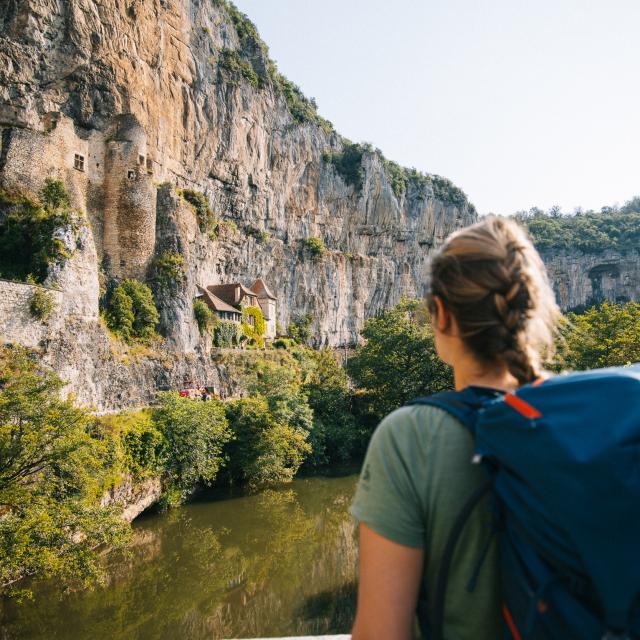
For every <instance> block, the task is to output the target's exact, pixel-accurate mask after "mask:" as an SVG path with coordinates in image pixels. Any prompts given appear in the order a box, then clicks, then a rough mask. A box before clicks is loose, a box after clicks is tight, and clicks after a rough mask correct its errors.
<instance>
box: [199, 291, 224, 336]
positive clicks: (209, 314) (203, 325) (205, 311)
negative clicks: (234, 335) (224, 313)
mask: <svg viewBox="0 0 640 640" xmlns="http://www.w3.org/2000/svg"><path fill="white" fill-rule="evenodd" d="M193 317H194V318H195V320H196V324H197V325H198V331H199V332H200V335H201V336H204V335H206V334H213V332H214V331H215V328H216V327H217V326H218V318H217V317H216V314H215V313H214V312H213V311H211V309H209V307H208V306H207V304H206V302H204V301H203V300H200V299H199V298H197V299H196V300H194V302H193Z"/></svg>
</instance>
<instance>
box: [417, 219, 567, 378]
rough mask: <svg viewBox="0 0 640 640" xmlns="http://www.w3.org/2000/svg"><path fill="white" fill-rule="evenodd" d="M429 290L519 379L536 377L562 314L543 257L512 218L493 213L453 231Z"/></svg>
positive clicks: (468, 335)
mask: <svg viewBox="0 0 640 640" xmlns="http://www.w3.org/2000/svg"><path fill="white" fill-rule="evenodd" d="M431 272H432V273H431V276H432V277H431V292H430V294H429V296H428V302H429V305H430V306H431V307H432V308H433V296H435V295H438V296H440V297H441V298H442V300H443V303H444V304H445V306H447V307H448V308H449V309H450V311H451V312H452V313H453V315H454V316H455V318H456V321H457V323H458V326H459V328H460V332H461V337H462V339H463V340H464V341H465V342H466V344H467V345H468V346H469V348H470V349H471V350H472V351H473V352H474V353H475V354H476V355H477V356H478V357H479V358H480V359H481V360H482V361H485V362H488V363H491V362H502V363H504V364H505V365H506V367H507V368H508V370H509V372H510V373H511V374H512V375H513V376H514V378H516V379H517V380H518V382H519V383H520V384H526V383H527V382H531V381H532V380H534V379H535V378H536V377H537V376H538V375H539V371H540V360H541V354H542V353H543V352H544V351H547V352H550V350H551V349H552V346H553V338H552V335H553V327H554V325H555V322H556V318H557V316H558V315H559V312H558V310H557V307H556V305H555V301H554V300H553V293H552V292H551V289H550V287H549V284H548V281H547V278H546V272H545V270H544V266H543V264H542V261H541V260H540V257H539V255H538V253H537V252H536V250H535V249H534V248H533V245H532V244H531V242H530V241H529V239H528V238H527V236H526V234H525V233H524V232H523V231H522V229H520V227H518V226H517V224H516V223H515V222H513V221H510V220H506V219H504V218H495V217H493V218H492V217H489V218H485V219H484V220H483V221H482V222H479V223H477V224H476V225H473V226H472V227H469V228H467V229H463V230H462V231H459V232H458V233H456V234H454V235H453V236H451V238H450V239H449V240H448V241H447V243H446V244H445V245H444V247H443V248H442V249H441V250H440V252H439V253H438V254H437V255H436V256H435V258H434V259H433V262H432V266H431Z"/></svg>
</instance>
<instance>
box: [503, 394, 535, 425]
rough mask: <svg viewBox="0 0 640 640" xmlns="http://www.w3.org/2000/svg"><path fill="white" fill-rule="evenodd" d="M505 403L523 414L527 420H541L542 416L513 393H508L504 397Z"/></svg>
mask: <svg viewBox="0 0 640 640" xmlns="http://www.w3.org/2000/svg"><path fill="white" fill-rule="evenodd" d="M504 401H505V402H506V403H507V404H508V405H509V406H510V407H513V408H514V409H515V410H516V411H517V412H518V413H521V414H522V415H523V416H524V417H525V418H529V420H533V419H534V418H541V417H542V414H541V413H540V412H539V411H538V410H537V409H536V408H535V407H532V406H531V405H530V404H529V403H528V402H525V401H524V400H523V399H522V398H519V397H518V396H515V395H513V393H507V394H505V396H504Z"/></svg>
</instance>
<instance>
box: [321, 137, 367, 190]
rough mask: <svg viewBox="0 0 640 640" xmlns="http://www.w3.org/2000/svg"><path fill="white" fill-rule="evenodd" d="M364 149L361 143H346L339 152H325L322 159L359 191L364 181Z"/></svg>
mask: <svg viewBox="0 0 640 640" xmlns="http://www.w3.org/2000/svg"><path fill="white" fill-rule="evenodd" d="M365 150H366V147H365V146H363V145H361V144H351V143H346V144H345V145H344V147H343V149H342V151H341V152H336V153H331V152H327V153H325V154H324V155H323V156H322V159H323V160H324V161H325V162H326V163H327V164H330V165H331V166H332V167H333V168H334V169H335V170H336V171H337V173H338V174H339V175H340V176H341V177H342V179H343V180H344V181H345V182H346V183H347V184H348V185H351V186H352V187H353V188H354V190H355V191H356V193H360V191H361V190H362V184H363V181H364V169H363V168H362V156H363V155H364V152H365Z"/></svg>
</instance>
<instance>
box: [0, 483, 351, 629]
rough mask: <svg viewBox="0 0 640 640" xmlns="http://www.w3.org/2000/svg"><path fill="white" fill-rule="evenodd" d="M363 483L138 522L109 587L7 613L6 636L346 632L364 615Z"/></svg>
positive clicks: (113, 566)
mask: <svg viewBox="0 0 640 640" xmlns="http://www.w3.org/2000/svg"><path fill="white" fill-rule="evenodd" d="M354 489H355V477H354V476H350V477H346V478H310V479H304V480H297V481H295V482H294V483H293V485H291V487H290V488H287V489H285V490H279V491H267V492H265V493H262V494H260V495H256V496H247V497H241V498H234V499H227V500H222V501H216V502H205V501H203V502H198V503H194V504H191V505H188V506H186V507H184V508H182V509H178V510H176V511H173V512H170V513H168V514H165V515H159V516H151V517H146V518H143V519H142V520H140V521H139V522H138V523H137V524H136V536H135V544H134V546H133V548H132V549H131V551H130V552H129V553H128V554H117V555H116V554H110V555H108V556H107V557H106V559H105V562H107V563H108V567H109V578H108V582H107V584H106V585H104V586H103V587H100V588H98V589H95V590H93V591H81V592H76V593H69V594H66V595H64V596H62V597H61V596H59V595H57V594H58V591H59V589H58V588H57V585H52V584H42V585H38V586H37V587H36V588H35V590H34V591H35V600H34V601H33V602H26V603H23V604H20V605H16V604H15V603H8V602H5V603H4V604H3V623H2V627H1V632H0V638H2V639H3V640H14V639H17V638H34V639H39V638H43V639H44V638H47V639H57V638H60V639H62V638H74V639H84V638H86V639H89V638H90V639H92V640H95V639H98V638H127V639H140V640H142V639H145V640H146V639H150V638H154V639H155V638H171V639H174V638H190V639H199V638H207V639H211V638H218V639H219V638H250V637H256V636H267V637H268V636H286V635H307V634H310V635H313V634H325V633H326V634H329V633H345V632H347V631H348V629H349V627H350V625H351V621H352V619H353V613H354V606H355V565H356V553H357V549H356V540H355V526H354V523H353V522H352V520H351V518H350V516H349V515H348V512H347V509H348V506H349V503H350V500H351V497H352V495H353V491H354Z"/></svg>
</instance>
